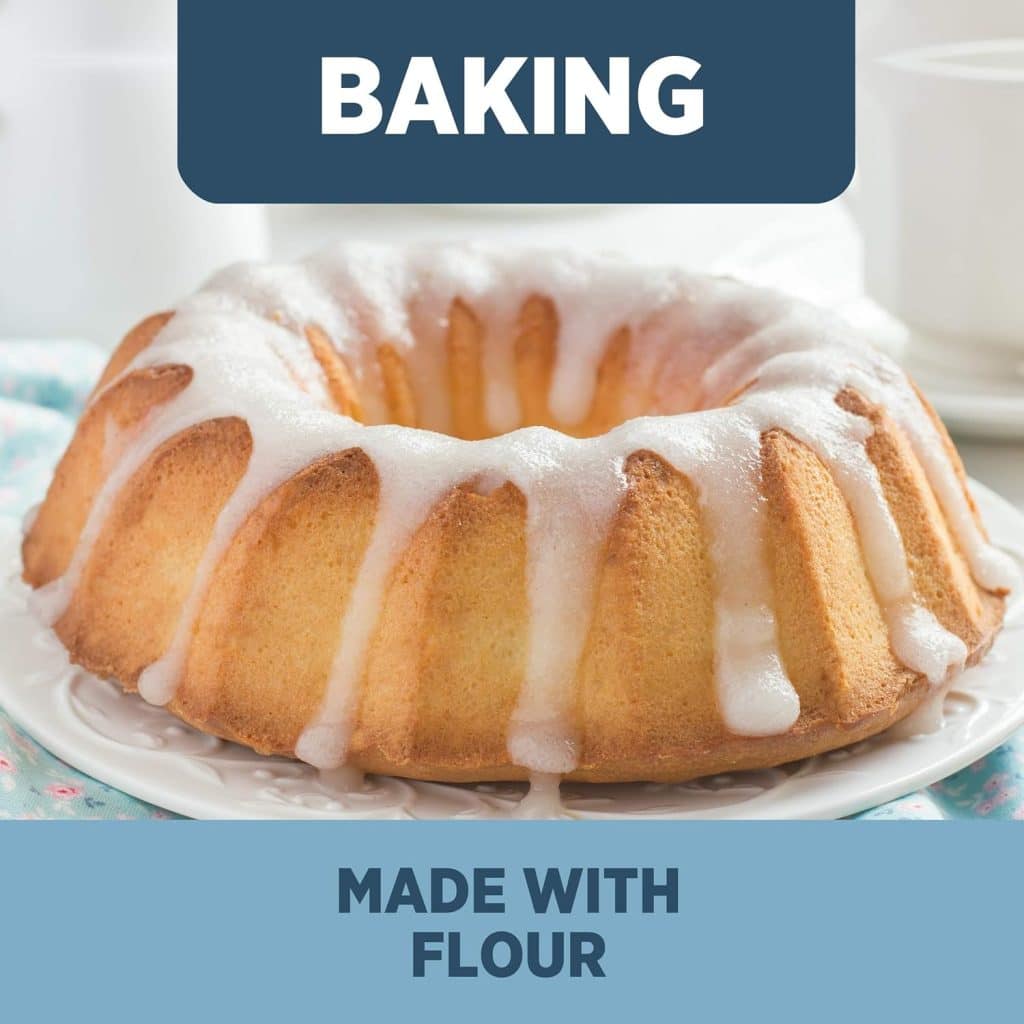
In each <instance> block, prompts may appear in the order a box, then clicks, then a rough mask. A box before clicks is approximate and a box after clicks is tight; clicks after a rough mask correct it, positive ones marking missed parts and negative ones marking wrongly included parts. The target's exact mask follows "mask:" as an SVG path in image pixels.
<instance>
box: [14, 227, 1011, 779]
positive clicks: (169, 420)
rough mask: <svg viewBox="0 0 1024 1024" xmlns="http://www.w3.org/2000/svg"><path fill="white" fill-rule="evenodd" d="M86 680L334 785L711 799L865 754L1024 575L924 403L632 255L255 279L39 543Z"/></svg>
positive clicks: (387, 254)
mask: <svg viewBox="0 0 1024 1024" xmlns="http://www.w3.org/2000/svg"><path fill="white" fill-rule="evenodd" d="M23 559H24V578H25V580H26V581H27V582H28V583H29V584H31V586H32V587H34V588H37V590H36V593H35V594H34V599H35V603H36V604H37V607H38V608H39V610H40V613H41V614H43V615H44V616H46V617H47V619H48V621H49V622H50V623H52V625H53V626H54V628H55V630H56V632H57V635H58V636H59V637H60V638H61V640H62V641H63V643H64V645H65V646H66V648H67V650H68V653H69V655H70V657H71V659H72V660H73V661H75V662H77V663H78V664H81V665H83V666H85V667H86V668H87V669H89V670H91V671H93V672H95V673H97V674H98V675H101V676H105V677H109V678H111V679H115V680H117V681H119V682H120V683H121V684H122V685H123V686H124V687H125V688H126V689H127V690H138V692H139V693H140V694H141V695H142V696H143V697H144V698H145V699H146V700H148V701H151V702H154V703H156V704H162V705H166V707H167V708H169V709H170V710H171V711H172V712H173V713H174V714H176V715H178V716H180V717H181V718H182V719H184V720H185V721H187V722H190V723H192V724H193V725H195V726H197V727H198V728H199V729H202V730H205V731H206V732H209V733H214V734H217V735H219V736H223V737H226V738H229V739H231V740H235V741H238V742H240V743H244V744H247V745H249V746H251V747H253V748H254V749H256V750H257V751H261V752H264V753H273V754H282V755H290V756H295V757H298V758H301V759H302V760H304V761H307V762H309V763H310V764H312V765H315V766H317V767H320V768H324V769H332V768H335V767H338V766H340V765H343V764H348V765H349V766H351V767H353V768H356V769H361V770H366V771H372V772H382V773H389V774H394V775H400V776H406V777H413V778H424V779H434V780H452V781H469V780H478V781H483V780H499V779H520V778H527V777H531V776H536V775H544V776H550V775H553V774H554V775H567V776H571V777H572V778H574V779H579V780H587V781H597V782H600V781H626V780H652V781H658V780H682V779H686V778H691V777H694V776H699V775H704V774H709V773H718V772H722V771H732V770H736V769H745V768H755V767H764V766H769V765H775V764H779V763H782V762H785V761H788V760H792V759H795V758H800V757H804V756H807V755H811V754H814V753H817V752H820V751H823V750H827V749H830V748H834V747H838V746H842V745H844V744H848V743H851V742H854V741H856V740H860V739H863V738H864V737H867V736H870V735H872V734H874V733H877V732H879V731H880V730H882V729H885V728H886V727H888V726H890V725H892V724H893V723H894V722H896V721H897V720H899V719H902V718H904V717H905V716H907V715H908V714H909V713H910V712H911V711H913V710H915V709H916V708H917V707H918V706H919V705H922V704H923V703H924V702H925V701H926V700H927V699H928V698H929V696H930V695H932V696H934V695H935V694H937V693H941V692H942V687H943V686H944V685H945V684H946V683H947V682H948V681H949V680H950V679H951V677H952V676H953V675H955V674H956V673H957V672H958V671H959V670H960V669H962V668H963V666H964V665H965V664H966V663H969V662H973V661H975V660H976V659H978V658H979V657H981V655H982V654H983V653H984V652H985V651H986V649H987V648H988V646H989V644H990V643H991V641H992V638H993V636H994V634H995V633H996V632H997V630H998V628H999V626H1000V624H1001V620H1002V612H1003V596H1004V595H1005V594H1006V592H1007V590H1008V587H1009V586H1010V583H1011V580H1012V570H1011V568H1010V564H1009V562H1008V560H1007V559H1005V558H1004V557H1003V556H1002V555H1001V554H1000V553H999V552H997V551H996V550H994V549H993V548H992V547H990V545H989V544H988V542H987V540H986V537H985V534H984V531H983V528H982V526H981V524H980V522H979V520H978V516H977V512H976V510H975V506H974V504H973V503H972V500H971V497H970V495H969V493H968V491H967V489H966V484H965V478H964V475H963V471H962V468H961V465H960V461H959V459H958V457H957V454H956V452H955V450H954V449H953V447H952V444H951V443H950V441H949V439H948V437H947V436H946V434H945V432H944V430H943V428H942V426H941V424H940V423H939V421H938V420H937V418H936V417H935V415H934V414H933V413H932V412H931V411H930V409H929V407H928V406H927V405H926V403H925V401H924V400H923V399H922V398H921V397H920V396H919V395H918V394H917V393H916V392H915V390H914V388H913V386H912V385H911V384H910V382H909V381H908V380H907V378H906V377H905V376H904V374H903V373H902V372H901V371H900V370H899V369H898V368H897V367H896V366H895V365H893V364H892V363H890V362H889V361H888V360H887V359H885V358H883V357H882V356H880V355H878V354H876V353H875V352H873V351H871V350H870V349H869V348H868V347H867V346H866V345H865V344H864V343H863V342H861V341H860V340H858V339H857V338H856V337H850V336H849V333H848V331H847V329H846V328H845V327H844V326H843V325H842V324H840V323H838V322H836V321H834V320H833V319H830V318H829V316H828V315H826V314H824V313H822V312H820V311H816V310H814V309H812V308H808V307H806V306H804V305H802V304H799V303H796V302H794V301H793V300H791V299H787V298H784V297H782V296H779V295H777V294H774V293H771V292H766V291H763V290H758V289H754V288H751V287H749V286H744V285H741V284H739V283H737V282H734V281H731V280H726V279H717V278H710V277H701V276H694V275H691V274H687V273H684V272H681V271H679V270H676V269H652V268H645V267H640V266H637V265H633V264H629V263H627V262H625V261H623V260H620V259H616V258H611V257H600V258H598V257H589V256H587V257H585V256H580V255H571V254H565V253H562V254H558V253H543V252H532V253H525V254H523V253H520V254H509V253H501V252H495V251H490V250H484V249H478V248H473V247H449V248H445V247H441V248H412V249H402V250H394V249H386V248H377V247H371V246H345V247H340V248H337V249H334V250H331V251H328V252H326V253H324V254H321V255H319V256H316V257H314V258H311V259H309V260H306V261H304V262H301V263H298V264H294V265H287V266H277V265H274V266H269V265H242V266H238V267H233V268H230V269H228V270H227V271H225V272H223V273H221V274H220V275H218V276H216V277H215V278H214V279H213V280H211V281H210V282H209V283H208V284H207V285H206V286H205V287H204V288H203V289H202V290H201V291H199V292H198V293H197V294H196V295H194V296H193V297H191V298H189V299H188V300H186V301H185V302H184V303H183V304H182V305H180V306H179V308H178V309H177V311H176V312H174V313H173V314H170V313H167V314H161V315H158V316H154V317H151V318H150V319H148V320H146V321H144V322H143V323H141V324H140V325H139V326H137V327H136V328H135V329H134V330H133V331H131V333H129V334H128V336H127V337H126V338H125V340H124V341H123V342H122V344H121V346H120V347H119V348H118V349H117V351H116V352H115V353H114V355H113V357H112V359H111V360H110V364H109V366H108V367H107V369H106V371H105V372H104V374H103V377H102V379H101V380H100V382H99V384H98V386H97V389H96V391H95V393H94V395H93V397H92V399H91V401H90V404H89V406H88V408H87V409H86V411H85V413H84V415H83V416H82V419H81V422H80V423H79V425H78V429H77V431H76V433H75V435H74V438H73V440H72V441H71V443H70V445H69V447H68V449H67V452H66V453H65V455H64V457H63V458H62V460H61V462H60V464H59V466H58V468H57V470H56V474H55V476H54V479H53V483H52V485H51V486H50V489H49V493H48V494H47V495H46V499H45V501H44V502H43V503H42V505H41V506H40V508H39V510H38V513H37V514H36V516H35V518H34V521H33V522H31V523H30V525H29V526H28V528H27V531H26V535H25V538H24V546H23Z"/></svg>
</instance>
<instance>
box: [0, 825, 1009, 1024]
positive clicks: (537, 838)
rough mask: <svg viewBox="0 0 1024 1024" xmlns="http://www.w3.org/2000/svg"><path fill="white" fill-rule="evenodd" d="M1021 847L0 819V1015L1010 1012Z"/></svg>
mask: <svg viewBox="0 0 1024 1024" xmlns="http://www.w3.org/2000/svg"><path fill="white" fill-rule="evenodd" d="M1022 844H1024V831H1022V830H1020V829H1017V828H1014V827H1013V826H1012V825H1005V826H999V825H979V824H977V823H972V822H971V823H968V822H962V823H955V822H945V823H942V824H941V825H935V824H930V823H900V824H894V825H889V824H884V825H882V824H880V825H866V824H849V823H841V822H839V823H777V824H776V823H765V822H747V823H734V824H730V823H668V822H656V823H646V824H645V823H641V822H610V823H583V822H561V823H542V822H508V823H484V822H462V823H455V822H449V823H445V822H437V823H413V822H397V823H374V822H358V823H347V824H346V823H337V824H332V823H302V824H299V823H295V824H285V823H280V822H265V823H259V822H253V823H237V822H234V823H198V822H196V823H193V822H180V823H166V822H149V823H131V824H120V825H118V824H112V823H94V824H89V823H82V822H65V823H56V822H54V823H38V824H37V823H32V824H24V823H9V824H6V825H0V866H2V869H3V889H2V891H0V1012H2V1014H3V1015H5V1016H6V1019H8V1020H11V1021H63V1020H88V1019H92V1018H94V1017H98V1018H99V1019H103V1020H113V1021H117V1020H129V1019H130V1020H138V1019H140V1018H141V1019H144V1020H147V1021H163V1020H171V1021H175V1022H178V1021H182V1020H203V1021H207V1020H215V1019H218V1018H219V1016H220V1014H221V1013H224V1014H225V1015H226V1016H225V1019H228V1020H245V1021H263V1020H276V1021H295V1020H307V1019H315V1020H317V1021H321V1020H324V1021H334V1020H338V1021H344V1020H380V1021H391V1020H400V1019H405V1018H408V1019H413V1020H426V1021H435V1020H436V1021H474V1022H476V1021H487V1022H494V1024H500V1022H503V1021H511V1022H515V1024H521V1022H522V1021H523V1020H524V1019H528V1020H538V1021H549V1020H562V1019H573V1020H577V1019H578V1020H585V1021H592V1022H595V1024H598V1022H601V1021H622V1020H627V1021H632V1020H644V1019H652V1020H662V1019H666V1020H691V1019H692V1020H695V1021H763V1020H778V1019H781V1020H787V1021H793V1022H794V1024H799V1022H802V1021H815V1022H817V1021H820V1020H823V1019H826V1020H828V1021H830V1022H843V1021H856V1022H858V1024H860V1022H862V1021H864V1020H876V1019H877V1020H897V1019H903V1018H906V1019H911V1020H927V1021H934V1022H942V1021H957V1022H963V1021H997V1020H1013V1019H1018V1018H1019V1016H1020V1012H1019V1007H1018V1004H1019V1002H1020V996H1019V993H1018V989H1017V970H1018V961H1019V955H1018V946H1019V944H1018V942H1017V934H1016V929H1017V927H1018V922H1019V921H1020V920H1021V916H1022V911H1024V890H1022V888H1021V885H1020V883H1019V881H1018V874H1019V872H1020V865H1021V854H1022V852H1024V850H1022ZM524 1015H528V1016H525V1017H524Z"/></svg>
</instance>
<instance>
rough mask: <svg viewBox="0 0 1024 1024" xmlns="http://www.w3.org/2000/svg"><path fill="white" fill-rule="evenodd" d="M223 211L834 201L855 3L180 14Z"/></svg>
mask: <svg viewBox="0 0 1024 1024" xmlns="http://www.w3.org/2000/svg"><path fill="white" fill-rule="evenodd" d="M179 20H180V25H179V82H180V85H179V90H180V95H179V168H180V170H181V174H182V177H183V178H184V180H185V181H186V182H187V183H188V184H189V186H190V187H191V188H192V189H193V190H194V191H195V192H196V193H198V194H199V195H201V196H202V197H204V198H206V199H209V200H212V201H215V202H455V203H479V202H502V203H506V202H541V203H548V202H558V203H595V202H602V203H603V202H822V201H825V200H827V199H830V198H833V197H834V196H836V195H838V194H839V193H841V192H842V191H843V190H844V189H845V188H846V186H847V184H848V183H849V181H850V178H851V176H852V173H853V166H854V147H853V142H854V127H853V105H854V101H853V93H854V89H853V81H854V0H828V2H827V3H822V2H821V0H772V2H768V3H766V2H764V0H676V2H673V3H665V2H664V0H630V2H628V3H617V4H607V3H594V2H593V0H557V2H552V0H516V3H513V4H494V3H481V2H479V0H433V2H427V3H425V2H423V0H383V2H380V3H357V2H348V0H287V2H286V0H218V2H217V3H209V2H208V0H179Z"/></svg>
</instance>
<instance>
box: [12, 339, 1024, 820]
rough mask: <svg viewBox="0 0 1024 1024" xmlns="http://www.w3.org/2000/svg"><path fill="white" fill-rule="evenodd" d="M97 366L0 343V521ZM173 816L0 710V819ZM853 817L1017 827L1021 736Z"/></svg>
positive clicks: (1021, 806) (46, 467)
mask: <svg viewBox="0 0 1024 1024" xmlns="http://www.w3.org/2000/svg"><path fill="white" fill-rule="evenodd" d="M105 358H106V357H105V355H104V353H102V352H101V351H100V350H99V349H97V348H94V347H93V346H91V345H87V344H84V343H82V342H73V341H45V342H38V341H37V342H29V341H26V342H20V341H6V342H5V341H0V516H9V517H15V518H16V519H20V518H21V517H23V516H24V514H25V511H26V510H27V509H28V508H29V507H30V506H31V505H32V504H34V503H35V502H37V501H39V499H40V498H41V497H42V495H43V494H44V492H45V490H46V486H47V483H48V482H49V479H50V474H51V472H52V469H53V465H54V463H55V462H56V460H57V459H58V458H59V456H60V453H61V452H62V451H63V450H64V447H65V445H66V444H67V442H68V440H69V438H70V437H71V432H72V430H73V427H74V423H75V419H76V417H77V415H78V413H79V411H80V409H81V407H82V404H83V403H84V401H85V399H86V397H87V396H88V394H89V392H90V390H91V389H92V386H93V384H94V382H95V381H96V379H97V377H98V376H99V374H100V371H101V369H102V367H103V364H104V362H105ZM2 657H3V652H2V651H0V659H2ZM173 817H175V815H173V814H171V813H170V812H168V811H164V810H161V809H160V808H158V807H153V806H152V805H151V804H147V803H145V802H143V801H141V800H136V799H135V798H134V797H131V796H128V795H127V794H126V793H122V792H120V791H119V790H116V789H113V788H112V787H110V786H107V785H105V784H104V783H102V782H98V781H97V780H95V779H92V778H90V777H89V776H87V775H83V774H82V773H81V772H78V771H76V770H75V769H74V768H72V767H71V766H70V765H67V764H65V763H64V762H63V761H61V760H60V759H58V758H56V757H54V756H53V755H52V754H50V753H49V752H48V751H46V750H45V749H43V747H41V746H40V745H39V744H38V743H36V742H35V741H34V740H33V739H32V738H31V737H29V736H28V735H26V734H25V733H24V732H23V731H22V730H20V729H19V728H18V727H17V726H16V725H15V724H14V723H13V722H12V721H11V720H10V718H9V717H8V716H7V715H6V714H5V713H4V711H3V710H2V709H0V818H173ZM859 817H860V818H862V819H871V820H908V819H918V820H920V819H943V818H987V819H1002V820H1007V819H1024V732H1021V733H1018V734H1016V735H1015V736H1014V737H1012V738H1011V739H1010V741H1009V742H1007V743H1005V744H1004V745H1003V746H1001V747H1000V748H999V749H998V750H995V751H994V752H993V753H991V754H989V755H988V756H987V757H983V758H982V759H981V760H980V761H976V762H975V763H974V764H972V765H970V766H969V767H968V768H965V769H964V770H963V771H961V772H957V774H956V775H952V776H950V777H949V778H948V779H944V780H943V781H942V782H939V783H936V784H935V785H934V786H931V787H929V788H928V789H927V790H922V791H921V792H919V793H914V794H911V795H910V796H907V797H903V798H902V799H900V800H894V801H892V802H891V803H888V804H884V805H883V806H881V807H876V808H874V809H872V810H870V811H866V812H864V813H863V814H861V815H859Z"/></svg>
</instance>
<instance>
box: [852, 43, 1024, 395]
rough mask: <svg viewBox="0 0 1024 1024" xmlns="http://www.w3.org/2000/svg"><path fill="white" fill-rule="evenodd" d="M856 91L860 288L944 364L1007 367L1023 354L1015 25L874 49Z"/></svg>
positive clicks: (1023, 242)
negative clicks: (1004, 33)
mask: <svg viewBox="0 0 1024 1024" xmlns="http://www.w3.org/2000/svg"><path fill="white" fill-rule="evenodd" d="M859 102H860V111H859V131H860V138H859V142H858V160H859V163H858V175H857V187H856V191H855V195H854V201H853V206H854V210H855V214H856V217H857V220H858V221H859V223H860V226H861V229H862V231H863V236H864V260H865V287H866V289H867V292H868V294H869V295H870V296H871V297H872V298H873V299H875V300H876V301H877V302H879V303H880V304H881V305H882V306H884V307H885V308H886V309H887V310H888V311H889V312H890V313H893V314H895V315H896V316H897V317H899V318H900V319H902V320H903V321H905V322H906V323H907V324H908V326H909V327H910V328H911V330H912V331H914V332H918V333H921V334H923V335H927V336H928V337H929V338H931V339H933V341H934V342H936V343H937V344H936V346H935V347H936V348H941V349H942V350H943V352H944V353H946V354H947V355H948V356H950V357H951V358H950V360H949V361H950V362H951V363H955V362H956V361H957V358H959V360H960V361H961V362H963V363H964V364H965V365H966V364H968V363H970V364H972V365H973V367H974V368H975V369H977V368H978V367H979V365H980V364H984V365H985V368H986V370H988V371H989V372H996V373H1000V372H1004V371H1009V372H1016V371H1017V369H1018V368H1019V367H1021V366H1022V365H1024V38H1020V39H996V40H990V41H984V40H983V41H971V42H960V43H953V44H943V45H940V46H929V47H921V48H915V49H911V50H906V51H901V52H897V53H892V54H888V55H885V56H882V57H878V58H876V59H874V60H871V61H869V62H867V63H865V64H864V65H862V67H861V79H860V90H859ZM953 357H957V358H953ZM1022 386H1024V376H1022Z"/></svg>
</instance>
